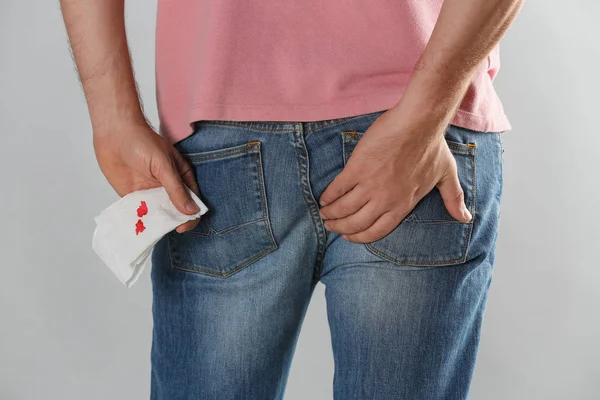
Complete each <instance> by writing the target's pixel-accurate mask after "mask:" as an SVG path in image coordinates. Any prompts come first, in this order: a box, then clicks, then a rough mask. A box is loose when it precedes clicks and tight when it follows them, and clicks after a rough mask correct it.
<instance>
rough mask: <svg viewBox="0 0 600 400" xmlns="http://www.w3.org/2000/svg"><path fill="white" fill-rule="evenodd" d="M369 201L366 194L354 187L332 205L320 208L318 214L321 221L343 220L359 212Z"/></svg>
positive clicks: (358, 187)
mask: <svg viewBox="0 0 600 400" xmlns="http://www.w3.org/2000/svg"><path fill="white" fill-rule="evenodd" d="M369 200H370V197H369V194H368V192H367V191H366V190H364V189H362V188H361V187H360V186H359V185H356V186H355V187H354V188H353V189H351V190H350V191H349V192H346V193H344V194H343V195H342V196H341V197H338V198H337V199H336V200H335V201H334V202H333V203H329V204H328V205H326V206H325V207H322V208H321V210H319V214H321V218H323V219H337V218H344V217H346V216H349V215H351V214H354V213H355V212H357V211H358V210H360V208H361V207H362V206H364V205H365V204H367V202H368V201H369Z"/></svg>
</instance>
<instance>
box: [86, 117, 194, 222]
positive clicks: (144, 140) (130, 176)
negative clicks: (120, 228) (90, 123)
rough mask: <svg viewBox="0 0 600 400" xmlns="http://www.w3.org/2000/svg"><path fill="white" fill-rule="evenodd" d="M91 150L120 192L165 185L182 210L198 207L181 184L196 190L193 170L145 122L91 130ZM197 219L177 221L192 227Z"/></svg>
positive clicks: (191, 209) (187, 212)
mask: <svg viewBox="0 0 600 400" xmlns="http://www.w3.org/2000/svg"><path fill="white" fill-rule="evenodd" d="M94 150H95V152H96V158H97V160H98V165H99V166H100V169H101V170H102V173H103V174H104V176H105V177H106V179H107V180H108V182H109V183H110V185H111V186H112V187H113V189H115V191H116V192H117V193H118V194H119V196H125V195H126V194H128V193H131V192H133V191H136V190H142V189H151V188H155V187H160V186H164V188H165V190H166V191H167V194H168V195H169V198H170V199H171V202H172V203H173V205H175V207H176V208H177V209H178V210H179V211H181V212H182V213H184V214H188V215H190V214H195V213H197V212H198V210H199V208H198V206H197V204H196V203H195V202H194V201H193V200H192V198H191V197H190V195H189V193H188V192H187V189H186V188H185V186H184V184H185V185H187V186H188V187H189V188H190V189H191V190H192V191H193V192H195V193H196V194H199V190H198V184H197V183H196V179H195V177H194V171H193V170H192V168H191V166H190V165H189V163H187V162H186V161H185V159H184V158H183V157H182V156H181V154H180V153H179V152H178V151H177V149H175V147H173V146H172V145H171V144H169V143H168V142H167V141H166V140H165V139H164V138H163V137H162V136H160V135H158V134H157V133H156V132H154V131H153V130H152V128H150V126H148V125H147V124H133V123H132V124H128V125H127V126H121V127H119V129H115V130H112V131H111V132H108V133H96V132H95V133H94ZM199 221H200V219H198V218H197V219H194V220H191V221H188V222H186V223H185V224H182V225H179V226H178V227H177V228H176V230H177V232H179V233H182V232H185V231H187V230H190V229H193V228H194V227H195V226H196V225H197V224H198V222H199Z"/></svg>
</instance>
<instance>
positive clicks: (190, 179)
mask: <svg viewBox="0 0 600 400" xmlns="http://www.w3.org/2000/svg"><path fill="white" fill-rule="evenodd" d="M173 159H174V161H175V167H176V168H177V171H179V176H181V180H182V181H183V183H184V184H185V185H186V186H187V187H189V188H190V189H192V191H193V192H194V193H196V194H197V195H198V196H200V189H199V187H198V181H197V180H196V175H195V174H194V169H193V168H192V166H191V165H190V163H189V162H188V161H187V160H186V159H185V158H183V156H182V155H181V153H179V152H178V151H177V150H175V155H174V156H173Z"/></svg>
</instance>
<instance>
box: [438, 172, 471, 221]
mask: <svg viewBox="0 0 600 400" xmlns="http://www.w3.org/2000/svg"><path fill="white" fill-rule="evenodd" d="M437 188H438V189H439V191H440V194H441V195H442V199H443V200H444V206H445V207H446V209H447V210H448V212H449V213H450V215H451V216H452V217H453V218H454V219H457V220H459V221H462V222H469V221H470V220H471V218H472V216H471V213H470V212H469V210H467V206H466V205H465V194H464V192H463V190H462V187H460V181H459V180H458V174H457V172H456V169H454V170H453V171H452V172H450V173H448V174H447V175H446V176H445V177H444V178H443V179H442V180H441V181H439V182H438V184H437Z"/></svg>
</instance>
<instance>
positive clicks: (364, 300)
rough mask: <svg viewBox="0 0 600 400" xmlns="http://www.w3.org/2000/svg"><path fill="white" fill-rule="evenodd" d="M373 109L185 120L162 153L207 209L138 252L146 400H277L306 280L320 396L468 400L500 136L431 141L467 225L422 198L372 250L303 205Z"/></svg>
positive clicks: (433, 197) (453, 133) (313, 201)
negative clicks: (329, 375) (320, 357)
mask: <svg viewBox="0 0 600 400" xmlns="http://www.w3.org/2000/svg"><path fill="white" fill-rule="evenodd" d="M383 112H384V111H379V112H375V113H369V114H364V115H359V116H354V117H346V118H339V119H334V120H327V121H318V122H305V123H296V122H277V121H261V122H258V121H241V122H240V121H200V122H199V123H196V125H195V132H194V134H193V135H191V136H189V137H187V138H186V139H184V140H182V141H180V142H178V143H176V144H175V146H176V148H177V149H178V150H179V151H180V152H181V153H182V154H184V155H185V157H187V158H188V159H189V161H190V162H191V163H192V165H193V166H194V167H195V173H196V178H197V180H198V184H199V187H200V192H201V198H202V200H203V201H204V202H205V203H206V204H207V206H208V208H209V210H210V211H209V212H208V213H207V214H206V215H204V216H203V217H202V218H201V221H200V223H199V224H198V226H197V227H196V228H195V229H194V230H193V231H191V232H186V233H183V234H178V233H177V232H175V231H173V232H171V233H170V234H168V235H166V236H165V237H164V238H163V239H162V240H160V241H159V243H158V244H157V246H156V247H155V250H154V252H153V254H152V261H153V267H152V283H153V317H154V330H153V341H152V353H151V360H152V375H151V398H152V399H154V400H159V399H160V400H175V399H219V400H226V399H260V400H262V399H281V398H283V393H284V388H285V385H286V382H287V376H288V372H289V368H290V363H291V360H292V356H293V354H294V350H295V346H296V341H297V338H298V334H299V331H300V327H301V324H302V321H303V319H304V316H305V312H306V309H307V306H308V304H309V301H310V298H311V295H312V293H313V290H314V288H315V285H316V284H317V283H318V282H319V281H320V282H322V283H323V284H324V285H325V295H326V301H327V313H328V321H329V326H330V329H331V342H332V346H333V354H334V361H335V375H334V382H333V384H334V397H335V399H337V400H346V399H365V400H377V399H382V400H389V399H406V400H421V399H423V400H435V399H466V398H467V397H468V392H469V386H470V383H471V377H472V375H473V370H474V366H475V360H476V356H477V348H478V344H479V337H480V331H481V324H482V319H483V315H484V310H485V304H486V296H487V293H488V288H489V285H490V282H491V278H492V271H493V264H494V253H495V246H496V237H497V234H498V221H499V214H500V197H501V193H502V144H501V138H500V135H501V134H500V133H494V132H474V131H470V130H468V129H463V128H459V127H456V126H449V127H448V129H447V131H446V140H447V142H448V144H449V146H450V149H451V151H452V154H453V155H454V156H455V159H456V161H457V166H458V174H459V179H460V182H461V185H462V187H463V190H464V192H465V200H466V205H467V207H468V209H469V210H470V211H471V214H472V215H473V217H474V218H473V220H472V221H471V222H470V223H462V222H458V221H456V220H454V219H453V218H452V217H451V216H450V215H449V214H448V212H447V211H446V209H445V208H444V206H443V203H442V200H441V197H440V194H439V192H438V191H437V189H434V190H433V191H431V192H430V193H429V194H428V195H427V196H426V197H425V198H424V199H423V200H422V201H421V202H420V203H419V204H418V205H417V206H416V207H415V209H414V210H413V211H412V212H411V213H410V214H409V215H408V216H407V217H406V218H405V219H404V221H402V222H401V223H400V224H399V225H398V227H397V228H396V229H395V230H394V231H393V232H391V233H390V234H389V235H387V236H386V237H384V238H383V239H380V240H378V241H375V242H372V243H368V244H360V243H352V242H348V241H346V240H344V239H343V238H342V237H341V236H340V235H338V234H337V233H334V232H330V231H326V230H325V228H324V226H323V221H322V220H321V218H320V216H319V205H318V202H317V200H318V198H319V196H320V195H321V193H322V192H323V191H324V190H325V188H326V187H327V185H328V184H329V183H330V182H331V181H332V180H333V178H334V177H335V176H336V175H337V174H338V173H339V172H340V171H341V170H342V168H343V167H344V165H345V163H346V161H347V160H348V157H350V155H351V154H352V151H353V149H354V147H355V145H356V143H357V142H358V141H359V140H360V138H361V136H362V133H364V132H365V131H366V130H367V128H368V127H369V126H370V125H371V124H372V123H373V121H375V119H376V118H377V117H379V116H380V115H381V114H382V113H383Z"/></svg>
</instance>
